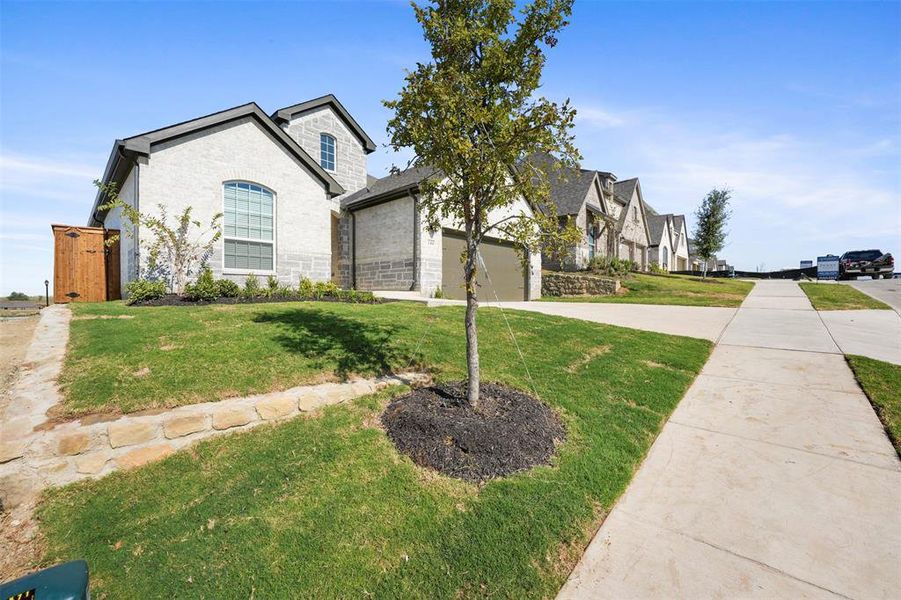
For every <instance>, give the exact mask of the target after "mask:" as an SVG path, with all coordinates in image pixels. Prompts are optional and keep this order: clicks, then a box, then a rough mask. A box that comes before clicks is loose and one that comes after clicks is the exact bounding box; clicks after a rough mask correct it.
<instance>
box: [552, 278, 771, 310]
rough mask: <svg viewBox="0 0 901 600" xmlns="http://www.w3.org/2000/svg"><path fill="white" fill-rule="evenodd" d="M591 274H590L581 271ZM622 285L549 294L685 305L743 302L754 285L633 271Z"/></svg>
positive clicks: (554, 299)
mask: <svg viewBox="0 0 901 600" xmlns="http://www.w3.org/2000/svg"><path fill="white" fill-rule="evenodd" d="M580 275H582V276H583V277H590V276H591V275H590V274H587V273H586V274H582V273H580ZM621 284H622V286H621V289H619V290H618V292H617V293H616V294H610V295H584V296H562V297H560V296H546V297H543V298H542V300H546V301H552V302H606V303H616V304H672V305H684V306H725V307H737V306H740V305H741V303H742V301H743V300H744V299H745V296H747V295H748V292H750V291H751V288H753V287H754V284H753V283H751V282H748V281H740V280H737V279H726V278H710V277H708V278H706V279H704V278H701V277H691V276H688V275H658V274H652V273H631V274H629V275H625V276H624V277H623V278H622V280H621Z"/></svg>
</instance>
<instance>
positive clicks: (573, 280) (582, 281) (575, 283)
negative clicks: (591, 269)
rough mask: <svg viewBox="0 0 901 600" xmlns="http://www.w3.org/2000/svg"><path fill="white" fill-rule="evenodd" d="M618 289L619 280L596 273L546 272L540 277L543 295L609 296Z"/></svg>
mask: <svg viewBox="0 0 901 600" xmlns="http://www.w3.org/2000/svg"><path fill="white" fill-rule="evenodd" d="M619 290H620V283H619V280H617V279H611V278H608V277H598V276H597V275H579V274H576V273H550V272H546V273H544V274H543V276H542V279H541V292H542V294H543V295H545V296H584V295H591V296H609V295H613V294H616V293H618V292H619Z"/></svg>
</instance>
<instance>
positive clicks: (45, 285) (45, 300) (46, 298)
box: [44, 279, 50, 306]
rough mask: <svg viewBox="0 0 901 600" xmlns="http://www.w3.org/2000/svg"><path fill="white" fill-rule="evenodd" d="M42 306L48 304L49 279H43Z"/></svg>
mask: <svg viewBox="0 0 901 600" xmlns="http://www.w3.org/2000/svg"><path fill="white" fill-rule="evenodd" d="M44 306H50V281H48V280H47V279H45V280H44Z"/></svg>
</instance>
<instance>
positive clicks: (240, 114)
mask: <svg viewBox="0 0 901 600" xmlns="http://www.w3.org/2000/svg"><path fill="white" fill-rule="evenodd" d="M374 150H375V144H374V143H373V141H372V139H371V138H370V137H369V136H368V135H367V134H366V132H365V131H363V129H362V128H361V127H360V125H359V124H358V123H357V122H356V120H355V119H354V118H353V117H352V116H351V115H350V113H349V112H348V111H347V110H346V109H345V107H344V106H343V105H342V104H341V103H340V102H339V101H338V99H337V98H335V96H333V95H327V96H323V97H321V98H316V99H314V100H309V101H307V102H302V103H299V104H294V105H292V106H287V107H285V108H282V109H279V110H277V111H275V112H273V113H271V114H267V113H266V112H264V111H263V110H262V109H261V108H260V107H259V106H258V105H257V104H256V103H253V102H251V103H249V104H244V105H241V106H237V107H234V108H231V109H228V110H224V111H221V112H217V113H214V114H211V115H207V116H204V117H200V118H197V119H192V120H189V121H185V122H183V123H178V124H175V125H171V126H168V127H163V128H161V129H156V130H153V131H149V132H146V133H142V134H139V135H135V136H132V137H128V138H124V139H121V140H116V142H115V143H114V144H113V149H112V151H111V153H110V157H109V161H108V162H107V165H106V169H105V171H104V174H103V178H102V181H103V182H104V183H107V184H109V183H113V182H115V183H116V184H117V185H118V186H119V189H120V193H119V196H120V198H121V199H122V200H123V201H125V202H127V203H128V204H130V205H131V206H133V207H135V208H137V209H138V210H140V211H141V212H142V213H144V214H151V215H156V216H159V215H161V214H163V213H166V214H168V215H169V216H170V218H171V217H173V216H176V215H178V214H179V213H181V211H182V210H184V208H186V207H188V206H190V207H191V209H192V218H193V219H196V220H198V221H200V222H202V223H209V222H210V221H211V220H212V219H213V217H214V215H216V214H219V213H222V215H223V218H222V225H221V226H222V236H221V238H220V239H219V241H218V242H217V243H216V244H215V246H214V247H213V249H212V254H211V256H209V258H208V263H207V264H208V265H209V266H210V267H211V268H212V270H213V273H214V275H215V276H216V277H223V278H228V279H232V280H234V281H237V282H238V283H243V281H244V279H245V278H246V277H247V276H249V275H254V276H258V277H262V278H265V277H267V276H275V277H276V278H277V279H278V280H279V281H280V282H282V283H286V284H290V285H297V283H298V282H299V280H300V278H301V277H307V278H310V279H312V280H314V281H328V280H331V281H334V282H336V283H338V284H340V285H344V286H351V285H353V286H355V287H359V288H360V289H391V290H398V289H406V290H416V291H419V292H421V293H423V294H426V295H428V294H432V293H434V292H435V291H436V290H437V289H438V288H441V289H442V290H446V291H449V292H450V293H451V294H453V293H455V290H456V288H457V287H459V286H458V285H457V284H458V283H459V282H458V279H455V277H457V272H459V273H460V275H459V278H462V268H461V267H460V262H459V254H460V253H459V252H458V250H460V244H459V228H458V227H456V226H455V224H453V223H445V224H444V225H445V228H444V229H443V230H442V231H439V232H429V231H426V230H425V229H424V228H423V225H422V223H421V219H420V217H419V212H418V207H417V187H416V186H417V183H418V181H420V180H421V179H418V180H417V179H416V178H417V177H418V176H419V175H421V173H415V172H412V173H410V172H408V173H405V174H402V175H400V176H391V177H387V178H382V179H378V180H375V179H373V178H371V177H370V176H368V174H367V155H368V154H370V153H371V152H373V151H374ZM107 200H108V198H106V197H105V195H104V194H102V193H98V195H97V197H96V198H95V201H94V206H93V208H92V210H91V215H90V217H89V222H88V225H92V226H103V227H106V228H108V229H122V228H123V226H126V225H128V224H127V223H123V217H122V215H121V214H120V212H121V211H120V210H119V209H113V210H111V211H105V210H101V208H100V207H101V206H102V205H103V204H104V203H105V202H106V201H107ZM515 210H523V211H527V210H530V208H529V207H528V205H527V204H525V203H522V205H521V206H517V207H515ZM129 227H132V230H131V231H128V232H125V231H123V233H124V234H125V235H123V236H122V241H121V244H120V265H121V281H122V284H123V286H124V285H125V284H126V283H127V282H129V281H132V280H134V279H136V278H138V277H140V276H142V275H145V274H146V269H147V260H148V257H147V249H146V246H145V247H143V248H142V244H141V241H142V239H143V237H144V236H146V234H144V233H143V232H141V231H137V230H134V226H133V225H131V226H129ZM129 234H130V235H129ZM515 250H516V249H515V248H513V247H512V244H510V243H509V242H507V241H504V240H502V239H492V240H488V242H487V243H486V245H485V250H484V258H485V261H486V263H488V265H489V273H490V275H491V277H492V282H493V283H494V284H495V286H502V287H503V292H502V293H503V295H504V296H505V298H506V299H509V298H512V297H516V299H530V298H533V297H537V295H538V294H539V293H540V288H541V273H540V257H539V256H536V257H531V256H530V257H529V258H530V261H531V262H530V263H529V264H530V265H533V266H534V268H530V269H528V270H527V271H528V272H524V270H523V269H522V268H521V266H520V262H519V260H518V258H517V259H516V261H513V260H512V258H511V257H513V256H516V254H517V253H516V251H515ZM514 263H515V267H514ZM536 290H537V291H536Z"/></svg>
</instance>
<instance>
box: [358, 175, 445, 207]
mask: <svg viewBox="0 0 901 600" xmlns="http://www.w3.org/2000/svg"><path fill="white" fill-rule="evenodd" d="M434 174H435V170H434V169H432V168H431V167H410V168H409V169H405V170H403V171H401V172H400V173H396V174H392V175H388V176H387V177H382V178H381V179H376V180H375V181H374V182H371V183H369V182H368V181H367V183H369V186H368V187H365V188H363V189H362V190H358V191H356V192H354V193H353V194H351V195H349V196H348V197H346V198H344V199H343V200H342V201H341V206H342V207H344V208H352V207H355V206H359V205H363V204H369V203H370V202H374V201H376V200H379V199H382V198H385V197H387V196H391V195H395V194H396V195H401V194H403V193H404V192H411V193H413V192H415V191H416V189H417V188H418V187H419V183H420V182H421V181H422V180H424V179H426V178H428V177H431V176H432V175H434Z"/></svg>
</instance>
